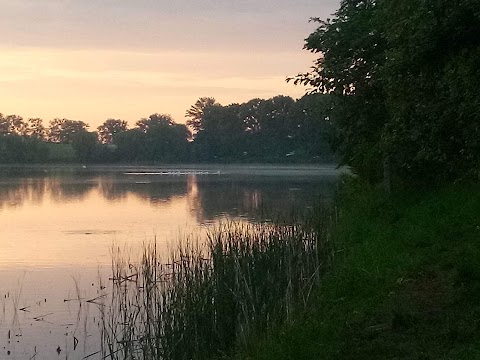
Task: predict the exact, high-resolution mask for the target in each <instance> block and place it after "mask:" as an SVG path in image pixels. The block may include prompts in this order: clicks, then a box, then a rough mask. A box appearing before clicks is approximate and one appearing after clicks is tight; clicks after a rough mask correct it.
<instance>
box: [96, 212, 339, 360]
mask: <svg viewBox="0 0 480 360" xmlns="http://www.w3.org/2000/svg"><path fill="white" fill-rule="evenodd" d="M309 219H310V220H304V221H301V222H293V223H290V224H286V223H283V224H265V223H264V224H250V223H235V222H227V223H223V224H222V225H219V226H217V227H216V228H214V229H213V230H211V231H210V232H209V234H208V236H207V240H206V241H204V242H200V241H192V240H188V241H185V242H183V243H182V244H181V245H179V246H178V247H177V248H176V249H175V250H174V251H172V252H171V254H170V255H169V258H168V259H165V258H164V257H162V256H161V254H159V253H158V252H157V247H156V245H155V243H153V244H149V245H145V246H144V249H143V254H142V255H141V261H139V262H132V261H131V259H129V258H128V256H126V255H128V254H125V253H123V252H121V251H116V253H115V256H113V263H112V265H113V277H112V279H111V280H112V282H113V289H112V294H111V296H108V297H105V298H103V301H102V304H101V306H100V309H101V312H102V314H101V326H102V333H103V335H102V336H103V344H104V349H103V350H102V351H103V354H104V356H105V357H110V358H112V359H132V360H133V359H172V360H173V359H175V360H176V359H182V360H183V359H212V358H223V357H227V356H228V355H229V354H231V353H232V351H234V350H235V349H236V347H237V346H245V345H247V344H248V342H249V341H251V340H252V339H253V338H255V337H257V336H259V335H261V334H262V333H264V332H265V331H268V329H270V328H272V327H274V326H278V325H280V324H282V323H283V322H285V321H290V320H292V318H293V317H294V316H295V314H296V313H298V311H299V310H301V309H302V308H303V307H305V306H306V304H307V303H308V301H309V299H310V296H311V294H312V291H313V289H315V288H316V287H317V286H318V284H319V281H320V278H321V274H322V272H323V269H324V268H325V266H326V265H327V263H328V261H329V257H330V256H331V255H330V254H332V253H333V251H332V249H331V247H330V241H329V236H330V235H329V234H330V233H329V231H330V229H331V223H332V221H333V216H332V212H331V211H330V210H328V209H326V208H322V209H321V210H319V211H317V212H316V213H315V214H313V215H312V214H311V215H310V216H309ZM132 264H137V265H132Z"/></svg>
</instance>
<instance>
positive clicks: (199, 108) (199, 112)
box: [185, 97, 220, 134]
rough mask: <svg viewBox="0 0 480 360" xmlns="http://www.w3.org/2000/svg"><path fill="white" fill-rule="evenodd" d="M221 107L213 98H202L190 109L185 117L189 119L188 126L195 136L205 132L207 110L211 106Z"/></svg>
mask: <svg viewBox="0 0 480 360" xmlns="http://www.w3.org/2000/svg"><path fill="white" fill-rule="evenodd" d="M219 105H220V104H219V103H217V101H216V100H215V98H213V97H201V98H199V99H198V100H197V101H196V102H195V104H193V105H192V106H191V107H190V109H188V110H187V111H186V112H185V117H187V118H189V119H188V120H187V123H186V124H187V126H188V127H189V128H190V129H192V132H193V133H194V134H196V133H198V132H199V131H201V130H203V123H202V119H203V114H204V113H205V109H206V108H208V107H210V106H219Z"/></svg>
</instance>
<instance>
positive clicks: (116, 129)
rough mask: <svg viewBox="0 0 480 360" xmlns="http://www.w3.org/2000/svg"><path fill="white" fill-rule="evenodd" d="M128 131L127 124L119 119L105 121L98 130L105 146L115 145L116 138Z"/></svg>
mask: <svg viewBox="0 0 480 360" xmlns="http://www.w3.org/2000/svg"><path fill="white" fill-rule="evenodd" d="M126 130H127V122H126V121H123V120H118V119H108V120H105V121H104V123H103V124H102V125H100V126H99V127H98V128H97V131H98V137H99V139H100V141H101V142H102V143H103V144H109V145H110V144H113V143H114V138H115V136H116V135H117V134H120V133H122V132H124V131H126Z"/></svg>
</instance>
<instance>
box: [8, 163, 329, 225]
mask: <svg viewBox="0 0 480 360" xmlns="http://www.w3.org/2000/svg"><path fill="white" fill-rule="evenodd" d="M67 170H68V171H66V170H64V171H62V172H60V171H58V170H57V171H55V172H53V171H38V172H36V173H33V175H32V174H28V175H29V176H27V174H25V173H19V172H20V171H17V172H13V173H12V172H6V173H5V172H4V173H3V174H2V175H3V176H1V177H0V210H3V209H11V208H18V207H22V206H32V205H37V206H42V204H43V203H44V201H46V202H48V203H62V204H63V203H72V202H76V203H79V204H80V203H82V202H84V201H85V200H86V199H87V198H89V197H95V198H97V200H98V199H100V198H102V199H104V200H105V201H107V202H109V203H112V204H113V203H128V199H129V198H130V197H133V198H136V199H139V200H140V201H142V202H145V203H146V204H149V205H150V206H164V205H166V204H168V203H169V202H171V201H172V199H174V198H177V199H179V198H185V199H186V202H187V204H188V211H190V212H191V213H192V214H193V215H194V217H195V218H196V220H197V222H199V223H204V222H209V221H213V220H215V219H216V218H218V217H225V216H226V217H245V218H249V219H255V218H258V217H259V216H261V215H260V214H272V213H273V212H278V211H285V212H286V211H289V210H291V208H292V207H294V206H295V207H305V206H311V205H312V203H313V201H314V200H318V199H319V198H325V197H329V196H330V195H331V194H332V191H333V188H334V185H335V183H336V177H323V178H319V177H315V176H313V177H312V176H303V177H294V178H293V179H292V178H291V177H290V178H285V177H282V176H262V175H253V176H251V175H250V176H247V175H245V174H243V175H241V174H240V175H239V174H233V175H232V174H226V175H225V174H221V175H217V174H215V175H198V174H187V175H183V176H173V175H152V174H150V175H140V176H139V175H131V174H128V173H125V171H122V170H121V169H120V171H116V172H115V171H111V172H106V173H99V172H98V171H97V172H93V171H88V172H87V171H84V170H83V169H80V170H79V169H77V170H72V169H68V168H67Z"/></svg>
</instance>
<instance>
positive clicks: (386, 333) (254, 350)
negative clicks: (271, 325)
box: [238, 180, 480, 360]
mask: <svg viewBox="0 0 480 360" xmlns="http://www.w3.org/2000/svg"><path fill="white" fill-rule="evenodd" d="M348 182H349V183H348V184H347V185H346V186H345V187H344V191H343V193H342V195H341V196H340V200H339V201H340V202H339V204H340V208H339V209H340V211H339V214H340V215H339V222H338V224H337V227H336V232H335V245H334V250H333V251H334V252H335V255H336V256H335V260H334V264H333V265H332V268H331V270H330V271H329V272H328V273H327V274H326V275H325V276H324V279H323V282H322V286H321V288H320V289H319V290H318V293H317V294H316V296H315V297H314V300H313V301H312V302H311V304H310V307H309V309H308V311H307V312H306V313H304V314H302V316H299V317H298V319H297V320H296V321H295V322H294V323H289V324H286V325H284V326H283V327H282V328H280V329H277V330H276V331H272V332H271V333H270V334H269V335H268V336H267V337H266V338H264V339H262V340H261V341H258V342H257V343H255V344H254V345H252V346H251V347H249V349H247V350H244V351H242V353H241V354H240V355H238V358H239V359H240V358H241V359H245V358H249V359H265V360H270V359H476V358H480V301H479V300H480V189H479V188H478V186H473V185H453V186H449V187H446V188H442V189H437V190H429V191H418V190H416V191H401V192H399V193H397V194H395V195H392V196H386V195H384V194H382V193H381V192H380V191H378V190H373V189H368V187H367V186H366V185H365V184H361V183H359V182H358V181H356V180H353V181H351V180H349V181H348Z"/></svg>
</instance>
